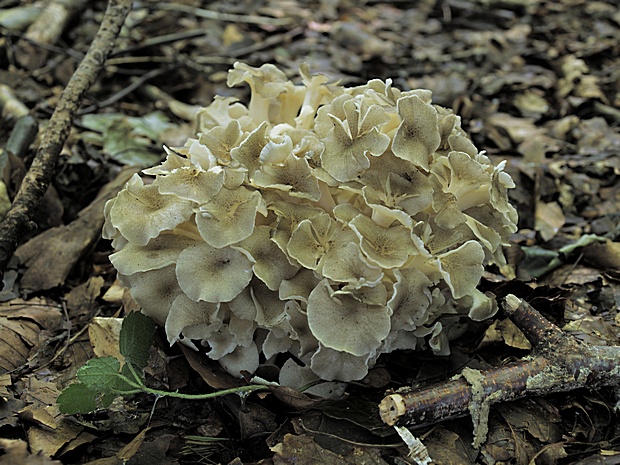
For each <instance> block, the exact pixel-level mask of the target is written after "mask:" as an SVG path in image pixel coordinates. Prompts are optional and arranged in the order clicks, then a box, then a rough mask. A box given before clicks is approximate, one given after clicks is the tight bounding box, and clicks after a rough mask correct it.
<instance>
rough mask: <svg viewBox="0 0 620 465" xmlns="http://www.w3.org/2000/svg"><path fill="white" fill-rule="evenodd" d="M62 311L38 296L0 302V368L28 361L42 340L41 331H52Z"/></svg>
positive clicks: (7, 367) (3, 370)
mask: <svg viewBox="0 0 620 465" xmlns="http://www.w3.org/2000/svg"><path fill="white" fill-rule="evenodd" d="M61 321H62V312H61V310H60V308H59V306H57V305H48V304H47V302H45V301H44V300H41V299H33V300H30V301H23V300H19V299H17V300H14V301H12V302H8V303H3V304H1V305H0V331H1V332H2V338H0V371H2V372H6V371H11V370H14V369H15V368H19V367H21V366H23V365H26V364H27V363H28V360H29V359H30V356H31V353H32V351H33V350H35V351H36V349H38V348H39V346H40V345H41V344H42V343H43V342H44V341H43V340H42V339H41V338H40V333H41V331H42V330H45V331H48V332H49V333H52V332H54V331H56V330H57V329H58V328H59V327H60V323H61Z"/></svg>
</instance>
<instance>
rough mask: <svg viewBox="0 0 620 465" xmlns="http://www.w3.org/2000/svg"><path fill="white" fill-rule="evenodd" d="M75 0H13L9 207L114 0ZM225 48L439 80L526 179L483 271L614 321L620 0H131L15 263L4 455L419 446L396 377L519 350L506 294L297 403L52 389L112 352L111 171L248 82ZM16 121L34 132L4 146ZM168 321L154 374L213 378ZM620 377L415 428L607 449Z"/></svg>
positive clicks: (389, 453)
mask: <svg viewBox="0 0 620 465" xmlns="http://www.w3.org/2000/svg"><path fill="white" fill-rule="evenodd" d="M49 3H50V4H54V3H55V2H54V1H51V2H49ZM62 3H63V4H71V6H70V7H67V8H69V9H71V8H73V9H74V10H75V11H73V12H72V14H71V15H70V18H69V19H68V20H67V21H66V23H63V22H62V21H60V20H57V19H54V17H52V18H51V19H48V20H47V22H46V23H45V24H46V25H47V26H48V27H47V30H44V31H38V35H36V31H35V35H28V34H32V31H29V32H26V30H27V28H28V26H29V24H31V23H32V21H34V20H35V19H36V17H37V16H38V15H39V14H40V13H41V5H40V2H28V1H26V2H24V1H14V0H0V32H1V34H0V45H1V46H2V48H1V50H0V103H1V107H2V125H0V147H3V148H4V150H2V151H0V170H1V171H0V180H2V181H3V183H4V184H3V185H2V186H5V187H6V189H4V190H5V191H6V192H2V190H0V214H4V212H5V211H6V210H7V209H8V205H9V204H10V201H11V199H12V198H13V196H14V195H15V192H16V189H17V186H18V183H19V180H20V179H21V178H22V177H23V175H24V173H25V171H26V167H27V166H28V165H29V163H30V162H31V160H32V158H33V156H34V153H35V152H36V147H37V146H38V145H39V143H40V136H41V134H42V132H43V129H44V127H45V126H46V124H47V121H48V120H49V118H50V115H51V113H52V111H53V110H54V108H55V107H56V103H57V101H58V98H59V95H60V93H61V91H62V90H63V88H65V86H66V84H67V82H68V80H69V78H70V77H71V75H72V74H73V72H74V71H75V69H76V67H77V65H78V64H79V62H80V60H81V59H82V57H83V56H84V54H85V53H86V51H87V50H88V47H89V45H90V43H91V41H92V38H93V36H94V34H95V32H96V31H97V28H98V26H99V23H100V22H101V19H102V17H103V13H104V11H105V8H106V2H103V1H95V2H84V1H73V2H62ZM73 4H75V5H73ZM63 8H64V7H63ZM56 11H58V9H57V10H56ZM52 26H59V27H57V28H56V27H52ZM55 29H58V31H57V32H58V34H56V37H54V38H53V39H49V40H48V39H47V38H46V37H45V36H46V34H47V33H50V34H51V33H52V32H53V31H54V30H55ZM28 37H31V38H32V37H35V40H29V39H28ZM45 41H47V42H49V43H47V44H43V43H41V42H45ZM235 61H243V62H245V63H247V64H249V65H252V66H260V65H261V64H263V63H274V64H276V65H278V66H279V67H280V68H281V69H283V70H284V71H285V72H286V73H287V75H288V76H290V77H291V78H292V79H298V78H297V76H298V69H299V65H300V64H301V63H304V62H305V63H308V64H309V67H310V70H311V71H312V72H321V73H324V74H326V75H327V76H329V77H330V78H332V79H334V80H337V79H339V80H340V82H341V84H344V85H358V84H362V83H365V82H366V81H368V80H369V79H372V78H379V79H388V78H390V79H392V81H393V86H394V87H397V88H400V89H405V90H407V89H413V88H426V89H430V90H432V91H433V103H437V104H440V105H442V106H445V107H449V108H453V109H454V111H455V112H456V113H457V114H458V115H459V116H460V117H461V119H462V126H463V128H464V129H465V130H466V131H467V132H468V133H469V134H470V135H471V137H472V139H473V141H474V143H475V145H476V147H478V148H479V149H480V150H485V151H486V153H487V154H488V155H489V156H490V158H491V159H492V160H493V161H494V162H496V163H497V162H499V161H501V160H507V165H506V170H507V171H508V172H509V173H510V174H511V176H512V177H513V179H514V180H515V183H516V188H515V189H512V190H511V191H510V193H509V195H510V199H511V201H512V202H513V204H514V205H515V207H516V208H517V209H518V212H519V230H518V232H517V233H516V234H514V235H513V237H512V239H511V247H510V248H509V249H508V250H507V252H506V254H507V257H508V261H509V263H510V265H511V266H512V268H513V269H514V271H515V275H516V278H515V279H513V280H507V279H506V278H505V277H502V276H500V275H498V274H497V273H495V272H493V271H494V270H489V271H488V273H487V274H486V275H485V279H484V280H483V283H482V284H481V285H482V287H483V288H484V290H488V291H491V292H493V293H495V294H497V295H502V294H503V295H505V294H506V293H514V294H517V295H518V296H519V297H522V298H524V299H527V300H528V301H529V302H530V303H531V304H532V305H533V306H535V307H536V308H537V309H538V310H539V311H541V312H542V313H543V314H544V315H545V316H546V317H547V318H548V319H549V320H551V321H553V322H554V323H555V324H557V325H558V326H559V327H560V328H562V329H563V330H564V331H565V332H567V333H569V334H571V335H573V336H574V337H576V338H578V339H580V340H582V341H586V342H589V343H592V344H594V345H607V346H617V345H620V344H619V342H618V341H619V339H620V314H619V312H618V306H619V304H620V243H619V242H618V241H619V240H620V183H619V179H620V109H619V108H620V10H619V9H618V6H617V4H616V2H615V1H614V0H602V1H588V0H548V1H545V0H523V1H513V0H445V1H434V0H421V1H394V2H381V1H375V0H368V1H366V2H355V1H351V0H341V1H327V0H326V1H321V2H311V1H303V0H262V1H254V0H245V1H243V0H239V1H212V2H200V1H196V0H184V1H180V0H179V1H178V2H175V1H172V2H157V1H153V0H146V1H142V2H134V6H133V10H132V11H131V12H130V14H129V16H128V18H127V20H126V22H125V26H124V28H123V30H122V31H121V34H120V36H119V39H118V41H117V44H116V46H115V48H114V51H113V52H112V54H111V55H110V57H109V58H108V60H107V62H106V64H105V67H104V70H103V72H102V73H101V74H100V75H99V77H98V79H97V81H96V83H95V84H94V86H92V87H91V88H90V90H89V91H88V92H87V94H86V96H85V98H84V100H83V102H82V106H81V109H80V111H79V113H78V115H77V118H76V119H75V122H74V124H73V128H72V130H71V133H70V136H69V138H68V140H67V141H66V143H65V145H64V148H63V150H62V153H61V157H60V161H59V163H58V164H57V167H56V172H55V176H54V179H53V186H52V187H51V188H50V189H49V191H48V193H47V194H46V196H45V198H44V201H43V203H42V205H41V206H40V208H39V211H38V212H37V213H36V215H35V220H34V221H35V222H36V224H37V228H35V229H34V230H33V231H32V232H31V233H29V235H27V237H24V238H23V243H22V245H21V246H20V248H19V249H18V251H17V253H16V255H15V257H14V259H13V260H12V261H11V262H10V264H9V268H8V270H7V272H6V273H5V277H4V286H3V289H2V291H1V292H0V302H1V303H0V334H2V337H1V338H0V397H1V399H0V450H2V451H3V455H0V464H21V463H25V464H35V463H37V464H47V463H50V464H51V463H66V464H74V463H75V464H78V463H79V464H95V463H96V464H106V465H107V464H120V463H127V464H130V465H138V464H144V465H147V464H153V463H161V464H177V463H178V464H190V463H222V464H226V463H233V464H241V463H243V464H249V463H257V462H261V463H264V464H269V463H275V464H292V463H297V464H318V463H325V464H327V463H329V464H375V465H380V464H386V463H390V464H394V463H399V464H402V463H415V462H413V461H412V459H410V458H408V457H407V454H408V450H407V448H406V447H405V445H404V444H403V442H402V441H401V439H400V437H399V436H398V435H396V434H395V433H394V430H393V429H391V428H387V427H386V426H385V425H383V424H382V423H381V422H380V420H379V419H378V416H377V405H378V403H379V402H380V400H381V399H382V397H383V395H384V394H385V392H386V390H388V389H390V388H398V387H400V386H405V385H410V384H414V383H415V384H424V383H426V382H428V381H442V380H447V379H449V378H450V377H452V376H454V375H455V374H457V373H458V372H460V370H461V369H462V368H463V367H465V366H470V367H477V368H484V367H491V366H500V365H502V364H505V363H507V362H509V361H511V360H515V359H518V358H521V357H523V356H525V355H527V353H528V346H527V343H526V342H525V341H524V340H523V338H522V335H520V334H519V333H518V331H516V330H515V328H514V325H511V324H510V323H509V320H508V319H507V317H506V316H505V315H504V314H503V313H502V312H501V311H500V312H499V313H498V314H497V315H496V316H495V318H494V319H493V320H491V321H488V322H485V323H482V324H478V325H474V326H472V329H471V331H470V332H469V333H468V334H467V335H466V336H464V337H462V338H461V339H459V340H457V341H455V342H454V343H453V346H452V354H451V355H450V356H447V357H435V356H433V355H432V354H430V353H425V352H420V353H413V354H412V353H393V354H389V355H384V356H383V357H382V358H380V359H379V363H378V364H377V366H376V368H375V369H373V370H372V371H371V372H370V374H369V376H368V377H367V378H366V379H365V380H363V382H359V383H352V384H351V385H350V386H349V388H348V394H349V395H348V397H347V398H346V400H344V401H341V402H335V403H328V404H317V405H313V406H312V407H311V408H304V409H300V408H296V407H299V406H300V405H298V404H296V401H295V400H294V399H275V398H274V396H272V395H269V394H267V395H264V396H259V395H258V394H252V395H251V396H249V397H248V398H247V399H240V398H239V396H235V395H230V396H226V397H223V398H220V399H216V400H213V401H191V400H179V399H172V400H171V399H168V398H161V399H159V400H157V399H156V398H154V396H152V395H148V394H139V395H135V396H131V397H127V398H119V399H117V400H116V401H115V402H114V403H112V405H111V406H110V407H109V408H108V409H105V410H100V411H97V412H95V413H92V414H86V415H63V414H61V413H59V410H58V406H57V404H56V398H57V396H58V395H59V393H60V392H61V391H62V389H64V388H65V387H66V386H67V385H69V384H70V383H72V382H74V380H75V375H76V372H77V370H78V369H79V368H80V367H81V366H82V365H84V364H85V363H86V362H87V361H88V360H89V359H91V358H93V357H96V356H102V355H115V354H117V353H118V329H119V324H120V323H119V320H118V318H120V317H122V316H124V314H125V312H126V311H127V310H128V307H130V306H131V304H130V303H128V302H127V300H126V295H125V296H124V294H123V291H122V289H121V288H120V286H119V284H118V283H117V282H116V280H115V270H114V269H113V267H112V266H111V264H110V262H109V260H108V255H109V254H110V253H111V246H110V243H109V241H103V240H99V238H100V232H101V227H102V221H103V203H104V201H105V199H107V198H109V197H110V196H113V195H114V194H115V192H116V191H117V190H118V189H119V188H120V187H121V185H122V184H119V183H118V182H117V184H116V185H114V184H113V183H112V184H109V183H111V182H112V181H113V180H114V179H116V180H117V181H119V180H120V181H122V180H123V179H127V177H128V176H127V175H126V173H131V172H134V171H136V170H138V169H140V168H144V167H148V166H152V165H155V164H157V163H158V162H159V161H160V160H161V158H162V156H163V151H162V149H161V147H162V145H164V144H165V145H168V146H172V147H174V146H178V145H182V144H183V143H184V142H185V139H186V138H187V137H188V136H189V135H191V134H192V129H193V124H192V120H193V114H194V113H195V111H196V109H197V108H198V107H200V106H206V105H208V104H209V103H210V102H211V101H212V99H213V97H214V96H215V95H234V96H237V97H239V99H241V100H242V101H247V97H248V92H247V89H244V88H234V89H230V88H228V87H227V86H226V76H227V71H228V70H229V69H230V68H231V67H232V65H233V63H234V62H235ZM25 114H28V115H30V116H31V117H33V118H34V121H35V122H36V123H38V127H39V131H38V132H37V131H36V129H35V131H34V132H33V133H31V134H30V137H31V139H28V135H27V134H20V133H19V125H18V124H16V122H18V121H19V120H20V119H22V118H23V116H24V115H25ZM35 127H36V126H35ZM20 137H21V138H22V139H23V140H25V141H26V143H25V146H24V145H23V143H22V145H21V147H22V150H20V151H21V153H14V152H11V151H12V150H14V147H16V145H11V144H19V141H17V139H20ZM9 138H11V140H9ZM16 141H17V142H16ZM17 146H19V145H17ZM9 152H11V153H9ZM132 170H133V171H132ZM123 176H125V177H124V178H123ZM104 186H106V188H105V190H104V191H103V192H100V191H101V190H102V188H103V187H104ZM98 195H99V197H98ZM123 303H124V304H125V305H123ZM155 339H156V340H155V345H154V348H153V349H152V351H151V358H150V360H149V364H148V366H147V369H146V373H147V383H149V385H151V386H153V387H157V388H161V389H166V390H170V391H175V390H179V391H181V392H186V393H201V392H206V391H208V390H210V389H211V388H210V387H209V380H210V379H211V378H210V377H209V373H208V372H209V371H210V370H215V368H214V367H211V366H210V365H200V364H197V362H196V360H195V359H191V358H190V359H188V358H187V355H186V354H185V353H184V352H181V351H180V349H179V348H177V347H173V348H170V347H167V344H166V343H164V342H162V340H163V341H165V337H164V338H162V337H161V335H160V334H159V333H157V335H156V338H155ZM205 367H206V368H205ZM617 393H618V390H617V389H612V388H603V389H597V390H578V391H573V392H568V393H556V394H551V395H548V396H544V397H528V398H525V399H522V400H518V401H514V402H510V403H503V404H499V405H497V406H496V407H494V408H492V410H491V413H490V416H489V433H488V438H487V441H486V442H485V443H484V444H483V445H482V447H481V448H480V449H474V448H473V447H472V445H471V442H472V423H471V420H470V419H469V418H467V417H464V418H459V419H455V420H451V421H448V422H443V423H440V424H438V425H433V426H429V427H427V428H425V429H421V430H417V431H415V434H416V435H417V436H418V437H420V438H421V439H422V441H423V443H424V445H425V446H426V447H427V449H428V451H429V454H430V456H431V457H432V459H433V463H437V464H470V463H471V464H500V463H506V464H508V463H511V464H524V465H525V464H569V463H571V464H572V463H580V464H616V463H620V421H619V417H618V409H617V405H618V396H617Z"/></svg>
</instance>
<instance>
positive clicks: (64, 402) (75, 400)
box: [56, 383, 99, 415]
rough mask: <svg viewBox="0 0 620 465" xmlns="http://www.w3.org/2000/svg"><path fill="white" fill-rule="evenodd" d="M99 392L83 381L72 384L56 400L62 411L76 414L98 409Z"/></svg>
mask: <svg viewBox="0 0 620 465" xmlns="http://www.w3.org/2000/svg"><path fill="white" fill-rule="evenodd" d="M98 397H99V394H98V393H97V392H96V391H93V390H92V389H89V388H88V387H87V386H86V385H84V384H82V383H76V384H71V385H70V386H68V387H67V388H65V390H64V391H62V392H61V393H60V395H59V396H58V398H57V399H56V402H57V403H58V408H59V410H60V413H64V414H66V415H74V414H76V413H88V412H92V411H94V410H96V409H97V398H98Z"/></svg>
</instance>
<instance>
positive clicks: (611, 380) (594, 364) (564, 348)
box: [379, 295, 620, 446]
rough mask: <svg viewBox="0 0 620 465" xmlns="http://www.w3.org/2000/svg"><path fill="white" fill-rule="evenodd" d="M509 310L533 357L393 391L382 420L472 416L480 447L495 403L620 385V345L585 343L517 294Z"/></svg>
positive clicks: (407, 422)
mask: <svg viewBox="0 0 620 465" xmlns="http://www.w3.org/2000/svg"><path fill="white" fill-rule="evenodd" d="M504 310H505V311H506V313H507V314H508V316H509V317H510V318H511V319H512V321H513V322H514V323H515V324H516V325H517V326H518V327H519V328H520V329H521V330H522V331H523V333H524V334H525V336H526V337H527V338H528V340H529V341H530V342H531V343H532V346H534V349H533V351H532V355H530V356H528V357H526V358H524V359H522V360H520V361H519V362H516V363H513V364H510V365H506V366H502V367H499V368H494V369H492V370H487V371H478V370H472V369H469V368H467V369H465V370H463V373H462V376H460V377H459V378H457V379H453V380H451V381H448V382H445V383H438V384H435V385H432V386H428V387H424V388H420V389H411V388H405V389H402V390H399V391H397V392H394V393H391V394H389V395H387V396H386V397H385V398H384V399H383V400H382V401H381V403H380V404H379V413H380V415H381V418H382V420H383V421H384V422H385V423H387V424H388V425H399V426H409V427H412V426H416V427H418V426H424V425H428V424H432V423H436V422H438V421H443V420H446V419H448V418H454V417H457V416H462V415H466V414H471V416H472V421H473V423H474V430H475V431H474V433H475V440H474V445H475V446H480V445H481V444H482V443H483V442H484V440H485V438H486V418H487V416H488V412H489V409H490V406H491V405H492V404H495V403H498V402H504V401H510V400H514V399H519V398H522V397H525V396H529V395H546V394H550V393H554V392H564V391H570V390H573V389H578V388H583V387H588V388H598V387H601V386H609V385H618V384H620V367H619V366H618V360H619V359H620V347H615V346H614V347H608V346H593V345H591V344H588V343H585V342H581V341H579V340H577V339H575V338H574V337H572V336H569V335H568V334H566V333H564V332H563V331H562V330H560V329H559V328H558V327H557V326H555V325H553V324H552V323H550V322H549V321H548V320H547V319H545V318H544V317H543V316H542V315H541V314H540V313H538V311H536V310H535V309H534V308H533V307H532V306H531V305H529V304H528V303H527V302H525V301H522V300H520V299H518V298H517V297H516V296H514V295H509V296H507V297H506V299H505V302H504Z"/></svg>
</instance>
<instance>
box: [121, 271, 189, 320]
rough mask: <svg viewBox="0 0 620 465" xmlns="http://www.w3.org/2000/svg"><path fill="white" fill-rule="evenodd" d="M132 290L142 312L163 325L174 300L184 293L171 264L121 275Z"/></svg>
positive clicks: (124, 282) (122, 279)
mask: <svg viewBox="0 0 620 465" xmlns="http://www.w3.org/2000/svg"><path fill="white" fill-rule="evenodd" d="M119 278H121V281H122V283H123V284H124V285H125V286H127V287H128V288H129V289H130V291H131V296H132V297H133V299H134V300H135V301H136V302H137V303H138V305H140V307H142V313H144V314H145V315H148V316H150V317H151V318H153V319H154V320H155V321H157V322H158V323H159V324H161V325H163V324H164V322H165V321H166V318H167V317H168V312H169V311H170V307H171V306H172V302H174V299H176V298H177V296H178V295H179V294H181V293H182V291H181V288H180V287H179V284H178V283H177V277H176V273H175V270H174V265H169V266H166V267H163V268H159V269H156V270H151V271H146V272H144V273H134V274H131V275H127V276H124V275H119Z"/></svg>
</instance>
